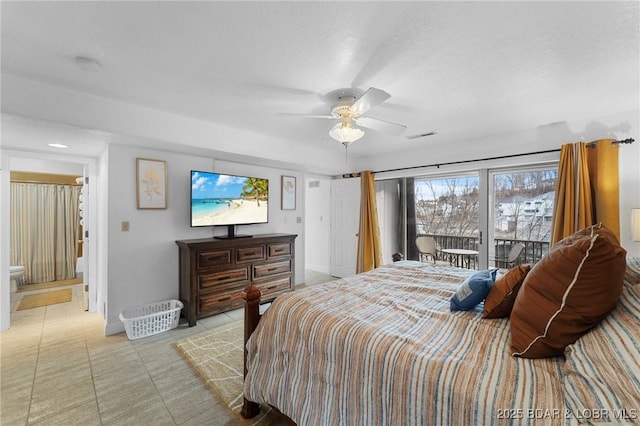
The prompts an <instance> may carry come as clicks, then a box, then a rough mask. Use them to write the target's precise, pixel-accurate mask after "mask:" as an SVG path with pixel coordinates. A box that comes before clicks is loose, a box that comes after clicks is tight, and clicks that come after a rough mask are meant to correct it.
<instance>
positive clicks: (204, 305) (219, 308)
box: [196, 290, 244, 315]
mask: <svg viewBox="0 0 640 426" xmlns="http://www.w3.org/2000/svg"><path fill="white" fill-rule="evenodd" d="M196 306H197V311H198V315H203V314H206V315H214V314H217V313H220V312H226V311H229V310H231V309H236V308H239V307H242V306H244V292H243V291H242V290H237V291H234V292H228V293H225V294H218V293H216V294H207V295H200V296H198V297H197V303H196Z"/></svg>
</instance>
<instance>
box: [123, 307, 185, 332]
mask: <svg viewBox="0 0 640 426" xmlns="http://www.w3.org/2000/svg"><path fill="white" fill-rule="evenodd" d="M183 306H184V305H183V304H182V302H181V301H179V300H165V301H162V302H155V303H149V304H147V305H142V306H136V307H133V308H128V309H125V310H124V311H122V313H121V314H120V320H121V321H122V322H123V323H124V329H125V331H126V332H127V337H128V338H129V340H136V339H140V338H142V337H148V336H153V335H154V334H158V333H162V332H164V331H168V330H171V329H172V328H176V327H177V326H178V322H179V321H180V310H181V309H182V307H183Z"/></svg>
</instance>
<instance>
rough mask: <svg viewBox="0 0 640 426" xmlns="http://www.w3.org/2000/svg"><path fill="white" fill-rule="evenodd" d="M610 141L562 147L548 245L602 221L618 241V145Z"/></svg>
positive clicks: (580, 143)
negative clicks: (549, 242)
mask: <svg viewBox="0 0 640 426" xmlns="http://www.w3.org/2000/svg"><path fill="white" fill-rule="evenodd" d="M611 142H612V139H606V140H599V141H595V142H590V143H584V142H579V143H576V144H565V145H563V146H562V149H561V150H560V164H559V165H558V178H557V180H556V194H555V202H554V212H553V225H552V229H553V232H552V235H551V244H552V245H553V244H555V243H556V242H558V241H560V240H561V239H563V238H564V237H567V236H569V235H571V234H573V233H574V232H575V231H577V230H579V229H582V228H585V227H587V226H590V225H593V224H595V223H599V222H602V223H604V225H605V226H606V227H607V228H609V229H611V230H612V231H613V232H614V233H615V234H616V236H618V239H620V223H619V202H618V198H619V196H618V146H617V145H612V144H611Z"/></svg>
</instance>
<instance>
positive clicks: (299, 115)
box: [276, 112, 337, 120]
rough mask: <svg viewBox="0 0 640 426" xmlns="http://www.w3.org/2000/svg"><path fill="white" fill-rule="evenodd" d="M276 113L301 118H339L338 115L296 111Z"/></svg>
mask: <svg viewBox="0 0 640 426" xmlns="http://www.w3.org/2000/svg"><path fill="white" fill-rule="evenodd" d="M276 115H279V116H286V117H299V118H326V119H330V120H337V117H334V116H333V115H313V114H296V113H294V112H277V113H276Z"/></svg>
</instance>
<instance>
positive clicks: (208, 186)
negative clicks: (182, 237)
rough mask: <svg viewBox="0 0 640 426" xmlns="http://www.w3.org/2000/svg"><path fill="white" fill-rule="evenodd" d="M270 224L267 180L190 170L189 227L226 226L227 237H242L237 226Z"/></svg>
mask: <svg viewBox="0 0 640 426" xmlns="http://www.w3.org/2000/svg"><path fill="white" fill-rule="evenodd" d="M268 221H269V180H268V179H263V178H257V177H250V176H236V175H226V174H221V173H213V172H205V171H199V170H192V171H191V226H192V227H199V226H227V228H228V235H226V236H216V237H215V238H241V237H250V235H238V234H236V233H235V227H236V225H249V224H255V223H267V222H268Z"/></svg>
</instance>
